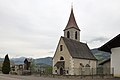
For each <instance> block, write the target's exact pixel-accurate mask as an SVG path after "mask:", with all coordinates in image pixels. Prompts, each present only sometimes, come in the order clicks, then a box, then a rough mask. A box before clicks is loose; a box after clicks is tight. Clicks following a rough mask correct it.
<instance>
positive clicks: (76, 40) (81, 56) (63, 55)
mask: <svg viewBox="0 0 120 80" xmlns="http://www.w3.org/2000/svg"><path fill="white" fill-rule="evenodd" d="M83 68H86V69H83ZM91 68H96V58H95V57H94V55H93V54H92V53H91V51H90V49H89V47H88V45H87V44H86V43H82V42H80V29H79V27H78V25H77V23H76V20H75V16H74V13H73V8H71V13H70V17H69V21H68V23H67V25H66V27H65V29H64V37H63V36H61V37H60V40H59V43H58V46H57V48H56V51H55V54H54V56H53V74H59V75H82V74H83V72H84V74H86V75H90V69H91ZM95 72H96V71H95V70H94V73H95Z"/></svg>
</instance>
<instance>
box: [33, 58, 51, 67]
mask: <svg viewBox="0 0 120 80" xmlns="http://www.w3.org/2000/svg"><path fill="white" fill-rule="evenodd" d="M35 63H36V64H47V65H51V66H52V57H46V58H38V59H35Z"/></svg>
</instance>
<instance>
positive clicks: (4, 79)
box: [0, 74, 120, 80]
mask: <svg viewBox="0 0 120 80" xmlns="http://www.w3.org/2000/svg"><path fill="white" fill-rule="evenodd" d="M0 80H120V78H119V79H78V78H77V79H70V78H66V79H61V78H50V77H35V76H17V75H3V74H0Z"/></svg>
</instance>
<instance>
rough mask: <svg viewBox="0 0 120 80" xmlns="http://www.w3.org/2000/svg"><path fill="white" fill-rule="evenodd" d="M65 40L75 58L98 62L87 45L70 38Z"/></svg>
mask: <svg viewBox="0 0 120 80" xmlns="http://www.w3.org/2000/svg"><path fill="white" fill-rule="evenodd" d="M61 38H63V40H64V42H65V45H66V46H67V48H68V51H69V52H70V55H71V56H72V57H73V58H79V59H91V60H97V59H96V58H95V57H94V55H93V54H92V52H91V51H90V49H89V47H88V46H87V44H85V43H82V42H79V41H75V40H72V39H69V38H65V37H61Z"/></svg>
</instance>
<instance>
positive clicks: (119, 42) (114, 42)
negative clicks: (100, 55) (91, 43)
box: [98, 34, 120, 52]
mask: <svg viewBox="0 0 120 80" xmlns="http://www.w3.org/2000/svg"><path fill="white" fill-rule="evenodd" d="M115 47H120V34H118V35H117V36H116V37H114V38H113V39H111V40H110V41H108V42H107V43H105V44H104V45H103V46H101V47H100V48H98V49H99V50H101V51H106V52H111V48H115Z"/></svg>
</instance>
